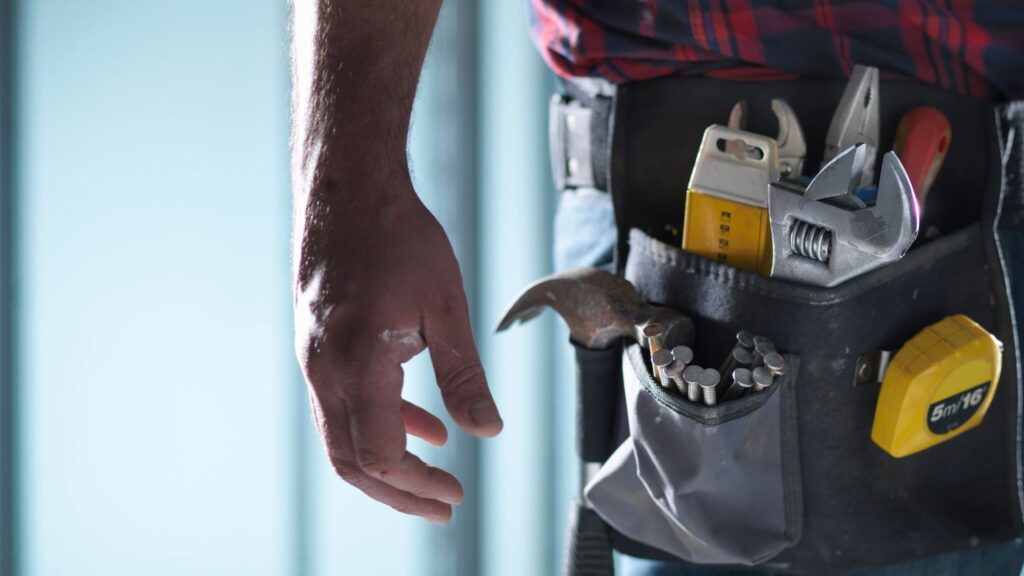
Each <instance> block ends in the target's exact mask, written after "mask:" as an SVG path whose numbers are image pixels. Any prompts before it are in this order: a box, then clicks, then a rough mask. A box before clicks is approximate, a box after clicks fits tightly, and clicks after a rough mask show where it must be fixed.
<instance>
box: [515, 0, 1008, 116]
mask: <svg viewBox="0 0 1024 576" xmlns="http://www.w3.org/2000/svg"><path fill="white" fill-rule="evenodd" d="M530 23H531V26H530V28H531V34H532V36H533V38H534V41H535V42H536V44H537V46H538V48H539V49H540V51H541V54H542V55H543V57H544V59H545V61H546V62H547V63H548V65H550V66H551V68H552V69H553V70H554V71H555V72H556V73H557V74H559V75H560V76H564V77H573V76H600V77H604V78H607V79H609V80H611V81H612V82H616V83H621V82H627V81H631V80H643V79H647V78H654V77H657V76H667V75H673V74H686V75H711V76H719V77H727V78H735V79H758V78H765V79H772V78H787V77H796V76H808V77H812V76H813V77H845V76H848V75H849V73H850V71H851V69H852V68H853V65H854V64H866V65H871V66H876V67H878V68H879V69H880V70H882V72H883V77H910V78H916V79H918V80H920V81H922V82H925V83H928V84H933V85H936V86H939V87H942V88H944V89H947V90H953V91H956V92H959V93H962V94H968V95H971V96H974V97H978V98H985V97H996V98H1000V97H1001V98H1022V97H1024V2H1021V1H1019V0H1000V1H996V0H874V1H866V0H530Z"/></svg>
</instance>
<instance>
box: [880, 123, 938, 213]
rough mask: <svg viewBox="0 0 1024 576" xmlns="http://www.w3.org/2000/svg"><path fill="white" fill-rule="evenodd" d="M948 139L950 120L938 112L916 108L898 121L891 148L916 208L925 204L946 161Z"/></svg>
mask: <svg viewBox="0 0 1024 576" xmlns="http://www.w3.org/2000/svg"><path fill="white" fill-rule="evenodd" d="M951 138H952V131H951V129H950V127H949V119H948V118H946V115H945V114H943V113H942V111H941V110H939V109H937V108H932V107H930V106H919V107H917V108H914V109H913V110H911V111H910V112H907V113H906V114H905V115H904V116H903V118H901V119H900V123H899V126H898V127H897V128H896V142H894V143H893V148H894V149H895V150H896V155H897V156H899V159H900V162H902V163H903V168H904V170H906V171H907V177H908V178H910V184H911V186H913V187H914V194H915V195H916V196H917V202H918V204H921V205H923V204H924V201H925V198H926V197H927V196H928V191H929V190H930V189H931V187H932V183H933V182H935V177H936V176H937V175H938V173H939V170H940V169H941V168H942V162H943V161H944V160H945V159H946V152H948V151H949V143H950V139H951Z"/></svg>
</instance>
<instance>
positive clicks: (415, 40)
mask: <svg viewBox="0 0 1024 576" xmlns="http://www.w3.org/2000/svg"><path fill="white" fill-rule="evenodd" d="M440 5H441V0H377V1H375V2H365V1H362V0H296V1H295V21H294V34H293V36H294V40H293V42H294V45H293V49H292V57H293V59H294V62H293V75H294V78H293V86H294V88H293V89H294V93H293V101H292V111H293V122H294V126H293V139H294V141H293V143H292V145H293V176H294V177H296V178H297V179H298V181H297V182H296V184H302V185H300V186H296V187H295V190H296V191H301V190H306V191H308V190H309V189H310V188H311V187H312V186H311V184H313V182H312V181H311V180H312V179H313V178H315V177H321V178H323V177H329V178H332V179H333V178H341V179H347V178H349V177H353V176H354V175H355V174H360V173H361V174H364V175H367V176H372V175H374V174H375V173H378V172H395V171H397V172H398V173H400V174H401V173H404V172H405V171H406V170H407V169H408V167H407V162H406V155H405V150H406V139H407V136H408V131H409V117H410V114H411V111H412V103H413V99H414V98H415V95H416V85H417V82H418V80H419V75H420V69H421V68H422V66H423V58H424V56H425V54H426V51H427V46H428V45H429V43H430V36H431V33H432V31H433V29H434V25H435V23H436V21H437V14H438V11H439V9H440ZM342 189H344V188H342ZM360 193H365V192H364V191H360ZM297 200H298V199H297Z"/></svg>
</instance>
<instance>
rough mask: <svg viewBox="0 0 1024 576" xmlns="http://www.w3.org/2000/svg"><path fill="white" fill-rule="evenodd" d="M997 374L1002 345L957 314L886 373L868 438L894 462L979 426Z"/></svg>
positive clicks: (916, 341) (907, 349) (913, 342)
mask: <svg viewBox="0 0 1024 576" xmlns="http://www.w3.org/2000/svg"><path fill="white" fill-rule="evenodd" d="M1001 369H1002V344H1001V343H1000V342H999V340H997V339H996V337H995V336H993V335H992V334H989V333H988V332H987V331H986V330H985V329H984V328H982V327H981V326H979V325H978V324H976V323H975V322H974V321H973V320H971V319H970V318H968V317H967V316H964V315H962V314H957V315H956V316H950V317H948V318H945V319H943V320H942V321H940V322H938V323H936V324H932V325H931V326H929V327H927V328H925V329H924V330H922V331H920V332H918V333H917V335H916V336H914V337H913V338H911V339H910V340H909V341H908V342H907V343H906V344H904V345H903V348H901V349H900V351H899V352H897V353H896V356H895V357H894V358H893V360H892V362H891V363H890V364H889V367H888V369H887V370H886V372H885V378H884V380H883V381H882V390H881V393H880V394H879V396H878V405H877V406H876V407H875V422H874V426H873V427H872V429H871V439H872V440H874V441H875V444H878V445H879V446H880V447H881V448H882V449H883V450H885V451H886V452H888V453H889V454H891V455H892V456H894V457H896V458H902V457H904V456H908V455H910V454H914V453H916V452H920V451H921V450H925V449H927V448H931V447H932V446H935V445H936V444H941V443H942V442H945V441H947V440H950V439H952V438H955V437H957V436H959V435H960V434H963V433H964V432H966V431H968V430H970V429H971V428H974V427H975V426H977V425H978V424H981V421H982V419H983V418H984V417H985V413H986V412H987V411H988V407H989V405H990V404H991V403H992V397H993V396H994V395H995V392H996V386H997V385H998V384H999V373H1000V370H1001Z"/></svg>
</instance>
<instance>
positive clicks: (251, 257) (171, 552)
mask: <svg viewBox="0 0 1024 576" xmlns="http://www.w3.org/2000/svg"><path fill="white" fill-rule="evenodd" d="M20 8H21V21H20V25H21V46H20V48H21V51H20V58H21V61H20V62H19V64H20V66H19V68H20V69H21V71H22V76H21V82H20V93H19V101H20V103H21V134H22V135H23V138H22V140H21V142H20V166H21V182H20V187H19V192H20V197H21V209H22V212H21V214H20V217H21V230H22V234H21V238H20V245H21V246H22V256H21V262H22V270H21V285H22V294H23V306H22V308H21V310H20V320H21V323H20V325H21V326H22V327H23V338H22V342H21V346H22V350H23V352H24V357H23V359H22V365H21V368H22V381H21V389H22V403H21V406H20V408H21V411H22V419H21V422H22V424H23V427H22V430H21V438H22V446H21V453H22V455H23V460H22V462H21V463H20V470H21V476H20V478H21V486H22V487H23V492H22V498H21V503H22V514H23V515H22V518H23V525H22V535H23V544H24V546H23V554H22V559H23V562H24V567H25V571H24V573H25V574H29V575H62V574H76V575H92V574H97V575H99V574H103V575H107V574H146V575H149V576H154V575H160V574H168V575H180V574H190V575H199V574H211V575H223V574H251V575H258V574H268V575H269V574H275V575H276V574H283V573H287V571H288V569H289V566H290V565H291V563H292V548H293V546H292V542H291V538H292V537H293V535H294V534H295V533H296V531H295V530H294V526H293V514H292V512H291V510H290V503H291V500H290V498H291V493H290V490H291V486H292V485H293V482H294V481H295V480H294V474H295V473H294V466H293V465H292V463H293V452H292V450H291V446H292V439H293V435H292V434H291V431H292V430H293V429H294V425H293V422H292V418H293V415H294V413H295V411H294V410H291V408H290V407H291V406H293V405H294V400H293V398H294V395H293V392H294V390H295V381H294V361H293V360H292V356H291V351H290V347H289V346H288V343H289V342H290V334H291V322H290V319H289V315H288V310H289V308H288V302H289V286H288V255H287V243H286V238H287V234H288V232H287V226H288V218H287V214H288V210H289V200H288V180H287V165H288V161H287V134H288V132H287V130H288V125H287V106H288V101H287V90H288V76H287V45H286V30H285V28H284V26H283V23H284V21H285V14H286V6H285V5H284V3H283V2H279V1H274V0H259V1H255V0H218V1H217V2H200V1H189V2H183V1H182V2H158V1H139V0H123V1H114V0H106V1H95V2H75V1H71V0H63V1H61V0H32V1H26V2H21V3H20Z"/></svg>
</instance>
